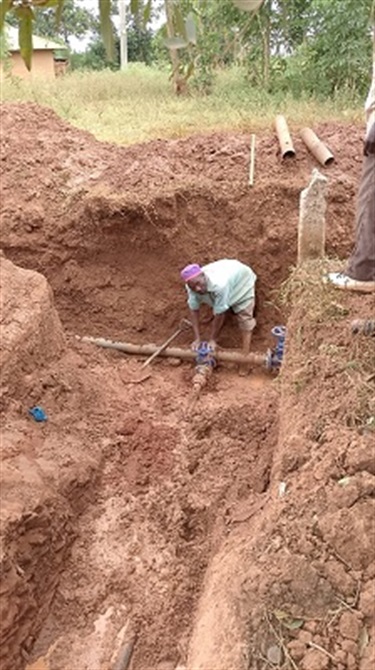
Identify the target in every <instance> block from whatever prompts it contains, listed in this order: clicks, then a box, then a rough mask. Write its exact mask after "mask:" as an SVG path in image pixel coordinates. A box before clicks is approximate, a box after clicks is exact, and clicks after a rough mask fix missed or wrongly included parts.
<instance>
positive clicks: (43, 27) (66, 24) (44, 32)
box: [33, 0, 99, 46]
mask: <svg viewBox="0 0 375 670" xmlns="http://www.w3.org/2000/svg"><path fill="white" fill-rule="evenodd" d="M98 28H99V24H98V21H97V19H96V18H95V17H94V16H93V14H91V12H89V11H88V10H87V9H84V8H82V7H78V6H77V5H75V4H74V0H65V2H64V5H63V8H62V11H61V18H60V21H59V24H58V25H57V24H56V16H55V11H54V10H53V9H52V8H47V9H40V8H39V9H36V10H35V20H34V28H33V31H34V32H35V34H36V35H41V36H45V37H51V38H56V37H60V38H61V39H63V40H64V42H65V44H66V45H67V46H69V38H70V37H72V36H74V37H77V38H80V37H84V36H85V35H86V34H87V33H88V32H92V31H94V32H97V31H98Z"/></svg>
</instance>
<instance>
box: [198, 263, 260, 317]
mask: <svg viewBox="0 0 375 670" xmlns="http://www.w3.org/2000/svg"><path fill="white" fill-rule="evenodd" d="M202 271H203V272H204V274H205V277H206V279H207V293H203V294H200V293H196V292H195V291H192V290H191V288H189V286H188V285H187V284H186V290H187V293H188V305H189V307H190V309H192V310H197V309H199V307H200V306H201V304H202V303H205V304H207V305H210V307H212V309H213V312H214V314H223V312H226V311H227V310H228V309H229V308H230V307H231V308H232V309H233V311H234V312H240V311H241V310H243V309H245V307H247V306H248V305H249V304H250V302H251V301H252V300H254V298H255V282H256V274H255V273H254V272H253V271H252V269H251V268H250V267H248V266H247V265H244V263H241V262H240V261H237V260H232V259H229V258H223V259H222V260H220V261H215V262H214V263H208V265H204V266H203V267H202Z"/></svg>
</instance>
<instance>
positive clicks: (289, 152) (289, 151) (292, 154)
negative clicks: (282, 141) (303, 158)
mask: <svg viewBox="0 0 375 670" xmlns="http://www.w3.org/2000/svg"><path fill="white" fill-rule="evenodd" d="M295 155H296V152H295V151H294V149H287V151H284V153H283V158H284V159H285V158H294V157H295Z"/></svg>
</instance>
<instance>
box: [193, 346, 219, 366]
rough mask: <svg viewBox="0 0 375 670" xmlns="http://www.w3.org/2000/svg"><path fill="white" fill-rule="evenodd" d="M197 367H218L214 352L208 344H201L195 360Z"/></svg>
mask: <svg viewBox="0 0 375 670" xmlns="http://www.w3.org/2000/svg"><path fill="white" fill-rule="evenodd" d="M195 362H196V364H197V365H210V366H211V367H212V368H214V367H216V358H215V356H214V350H213V348H212V347H211V346H210V345H209V343H208V342H201V343H200V345H199V347H198V349H197V357H196V359H195Z"/></svg>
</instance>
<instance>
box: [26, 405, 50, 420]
mask: <svg viewBox="0 0 375 670" xmlns="http://www.w3.org/2000/svg"><path fill="white" fill-rule="evenodd" d="M29 414H30V415H31V416H32V417H33V419H35V421H38V422H40V421H47V414H46V413H45V411H44V409H42V408H41V407H38V406H36V407H32V408H31V409H29Z"/></svg>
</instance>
